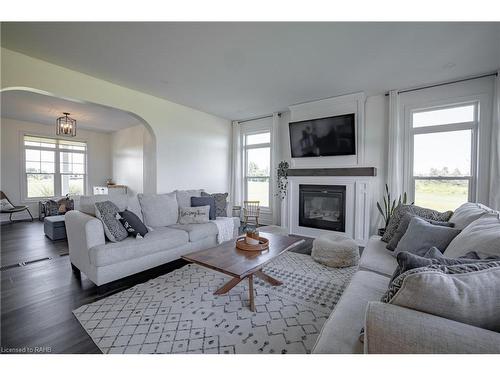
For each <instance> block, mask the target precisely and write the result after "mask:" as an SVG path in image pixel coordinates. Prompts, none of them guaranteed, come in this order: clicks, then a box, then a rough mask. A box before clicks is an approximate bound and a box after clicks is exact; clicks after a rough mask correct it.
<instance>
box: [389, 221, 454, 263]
mask: <svg viewBox="0 0 500 375" xmlns="http://www.w3.org/2000/svg"><path fill="white" fill-rule="evenodd" d="M459 233H460V231H459V230H458V229H454V228H448V227H443V226H440V225H434V224H431V223H428V222H427V221H425V220H424V219H421V218H419V217H414V218H412V219H411V220H410V224H409V225H408V229H407V230H406V232H405V234H404V235H403V237H401V240H400V241H399V243H398V246H397V247H396V250H394V252H393V256H397V255H398V254H399V253H400V252H402V251H408V252H410V253H413V254H417V255H424V254H425V253H426V252H427V251H428V250H429V249H430V248H431V247H437V248H438V249H439V250H440V251H441V252H443V251H444V250H445V249H446V247H447V246H448V244H449V243H450V242H451V240H452V239H454V238H455V237H456V236H457V235H458V234H459Z"/></svg>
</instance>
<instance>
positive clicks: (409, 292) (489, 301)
mask: <svg viewBox="0 0 500 375" xmlns="http://www.w3.org/2000/svg"><path fill="white" fill-rule="evenodd" d="M498 285H500V261H491V262H484V263H483V262H481V263H468V264H457V265H452V266H446V265H430V266H427V267H420V268H415V269H412V270H409V271H407V272H405V273H403V274H401V275H400V276H398V277H396V278H395V279H394V281H392V283H391V284H390V286H389V290H388V291H387V292H386V293H385V295H384V296H383V297H382V302H385V303H390V304H393V305H397V306H402V307H406V308H408V309H412V310H417V311H421V312H424V313H427V314H432V315H436V316H440V317H443V318H446V319H451V320H455V321H458V322H462V323H465V324H470V325H474V326H477V327H481V328H484V329H489V330H492V331H496V332H499V331H500V319H498V309H499V305H498V301H500V288H498Z"/></svg>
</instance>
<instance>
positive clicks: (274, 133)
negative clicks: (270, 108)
mask: <svg viewBox="0 0 500 375" xmlns="http://www.w3.org/2000/svg"><path fill="white" fill-rule="evenodd" d="M279 121H280V115H279V113H273V124H272V126H271V178H270V183H271V186H272V188H271V192H272V193H271V194H272V197H271V199H272V212H273V218H272V220H273V224H274V225H276V224H278V223H279V221H280V210H281V202H280V199H279V198H278V197H277V196H276V193H277V185H278V184H277V170H278V164H279V162H280V147H279V144H280V142H279Z"/></svg>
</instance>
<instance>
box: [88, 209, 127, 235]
mask: <svg viewBox="0 0 500 375" xmlns="http://www.w3.org/2000/svg"><path fill="white" fill-rule="evenodd" d="M118 212H119V209H118V207H117V206H116V204H114V203H113V202H111V201H104V202H96V203H95V216H96V217H97V218H98V219H99V220H101V221H102V224H103V226H104V233H106V237H108V239H109V240H110V241H111V242H120V241H122V240H124V239H125V238H127V237H128V232H127V230H126V229H125V227H124V226H123V225H122V223H120V221H119V220H118V219H117V218H116V214H117V213H118Z"/></svg>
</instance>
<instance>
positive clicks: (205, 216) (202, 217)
mask: <svg viewBox="0 0 500 375" xmlns="http://www.w3.org/2000/svg"><path fill="white" fill-rule="evenodd" d="M209 212H210V206H201V207H181V208H179V224H203V223H208V222H209V219H210V216H209Z"/></svg>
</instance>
